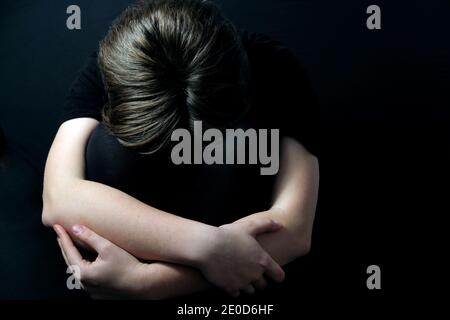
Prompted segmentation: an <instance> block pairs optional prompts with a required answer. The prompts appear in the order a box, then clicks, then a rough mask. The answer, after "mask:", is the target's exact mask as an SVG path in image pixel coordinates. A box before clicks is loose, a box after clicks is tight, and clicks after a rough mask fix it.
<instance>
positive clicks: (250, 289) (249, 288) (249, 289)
mask: <svg viewBox="0 0 450 320" xmlns="http://www.w3.org/2000/svg"><path fill="white" fill-rule="evenodd" d="M242 291H243V292H244V293H246V294H254V293H255V287H253V286H252V285H251V284H249V285H248V286H246V287H245V288H244V289H242Z"/></svg>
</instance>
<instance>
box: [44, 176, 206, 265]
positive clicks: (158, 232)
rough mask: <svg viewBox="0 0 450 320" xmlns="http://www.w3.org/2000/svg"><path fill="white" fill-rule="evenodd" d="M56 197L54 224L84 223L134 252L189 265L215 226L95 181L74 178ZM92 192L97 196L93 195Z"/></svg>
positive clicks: (143, 256) (52, 220)
mask: <svg viewBox="0 0 450 320" xmlns="http://www.w3.org/2000/svg"><path fill="white" fill-rule="evenodd" d="M63 189H64V190H65V192H64V193H60V194H59V197H60V198H59V199H58V200H56V201H54V203H55V205H53V209H52V210H54V212H55V213H54V214H53V215H52V218H51V219H50V220H51V221H49V222H48V224H49V225H53V224H55V223H57V224H60V225H62V226H64V227H65V228H66V229H67V230H71V226H73V225H75V224H81V225H85V226H87V227H89V228H91V229H92V230H94V231H95V232H97V233H98V234H99V235H101V236H103V237H104V238H107V239H109V240H110V241H112V242H114V243H115V244H117V245H118V246H119V247H121V248H123V249H125V250H126V251H128V252H130V253H131V254H133V255H134V256H136V257H139V258H141V259H146V260H164V261H169V262H175V263H183V264H188V265H193V264H195V263H196V261H197V258H198V254H197V249H199V248H201V246H202V245H204V244H205V243H208V241H210V239H209V238H208V237H209V236H210V235H212V234H213V233H214V227H211V226H208V225H206V224H202V223H198V222H195V221H192V220H188V219H184V218H181V217H178V216H175V215H172V214H169V213H167V212H164V211H161V210H158V209H156V208H153V207H150V206H147V205H146V204H144V203H142V202H140V201H138V200H136V199H134V198H132V197H130V196H129V195H127V194H125V193H123V192H121V191H119V190H117V189H114V188H111V187H108V186H106V185H102V184H99V183H96V182H92V181H87V180H82V179H74V180H72V181H70V182H67V185H66V186H64V188H63ZM93 195H95V197H93Z"/></svg>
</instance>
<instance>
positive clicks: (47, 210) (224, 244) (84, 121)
mask: <svg viewBox="0 0 450 320" xmlns="http://www.w3.org/2000/svg"><path fill="white" fill-rule="evenodd" d="M97 124H98V122H97V121H96V120H93V119H89V118H79V119H74V120H70V121H67V122H65V123H64V124H63V125H61V127H60V129H59V131H58V133H57V135H56V137H55V140H54V142H53V145H52V147H51V149H50V152H49V156H48V160H47V164H46V168H45V176H44V194H43V201H44V207H43V215H42V219H43V222H44V224H46V225H47V226H53V225H55V224H59V225H61V226H63V227H64V228H65V229H66V230H68V231H69V232H71V236H72V237H73V238H74V239H77V237H76V235H75V233H76V232H75V231H76V230H77V229H76V228H73V226H74V225H75V227H76V226H79V225H84V226H87V227H88V228H90V229H92V230H94V231H95V232H96V233H98V234H99V235H100V236H102V237H104V238H106V239H110V240H111V241H112V242H113V243H114V244H115V245H117V246H119V247H120V248H123V249H124V250H126V251H128V252H129V253H131V254H133V255H134V256H136V257H139V258H142V259H146V260H162V261H167V262H172V263H179V264H184V265H189V266H192V267H195V268H198V269H199V270H201V272H202V274H203V275H204V276H205V277H206V278H207V279H208V280H209V281H210V282H211V283H214V284H215V285H217V286H219V287H220V288H222V289H224V290H226V291H228V292H229V293H230V294H235V293H236V292H238V291H239V289H242V287H245V286H246V285H248V283H249V282H251V281H254V280H256V279H258V278H260V277H261V276H262V274H263V273H264V272H265V273H266V274H268V275H269V276H271V277H272V278H273V279H274V280H277V281H282V280H283V278H284V272H283V270H282V269H281V268H280V266H279V265H278V264H276V262H275V261H274V260H273V259H272V258H271V257H270V255H269V254H268V253H267V252H265V251H264V250H263V249H262V247H261V246H260V245H259V243H258V242H257V241H256V236H257V235H258V234H259V233H262V232H270V231H276V230H277V229H278V228H279V227H278V226H277V225H276V224H275V223H274V222H273V221H271V220H270V219H265V221H263V222H260V223H258V224H255V225H252V226H249V227H247V226H242V225H236V226H233V225H229V226H224V227H213V226H209V225H206V224H203V223H199V222H196V221H192V220H189V219H184V218H181V217H178V216H176V215H172V214H170V213H167V212H164V211H161V210H158V209H156V208H153V207H151V206H148V205H146V204H144V203H142V202H140V201H138V200H136V199H134V198H132V197H131V196H129V195H127V194H125V193H123V192H121V191H119V190H117V189H114V188H111V187H109V186H106V185H103V184H100V183H96V182H92V181H88V180H86V179H85V177H84V171H85V148H86V144H87V141H88V139H89V136H90V134H91V132H92V131H93V129H94V128H95V127H96V126H97Z"/></svg>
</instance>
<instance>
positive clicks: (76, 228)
mask: <svg viewBox="0 0 450 320" xmlns="http://www.w3.org/2000/svg"><path fill="white" fill-rule="evenodd" d="M72 231H73V233H75V234H76V235H77V236H79V235H80V234H82V233H83V231H84V227H83V226H80V225H78V224H77V225H74V226H73V227H72Z"/></svg>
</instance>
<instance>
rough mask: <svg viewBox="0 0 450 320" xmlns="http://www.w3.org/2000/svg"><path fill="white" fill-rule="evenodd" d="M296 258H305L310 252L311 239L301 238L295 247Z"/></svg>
mask: <svg viewBox="0 0 450 320" xmlns="http://www.w3.org/2000/svg"><path fill="white" fill-rule="evenodd" d="M296 249H297V250H296V251H297V254H296V255H297V258H300V257H303V256H306V255H307V254H308V253H309V252H310V251H311V238H310V237H309V238H301V239H300V240H299V241H298V242H297V245H296Z"/></svg>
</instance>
